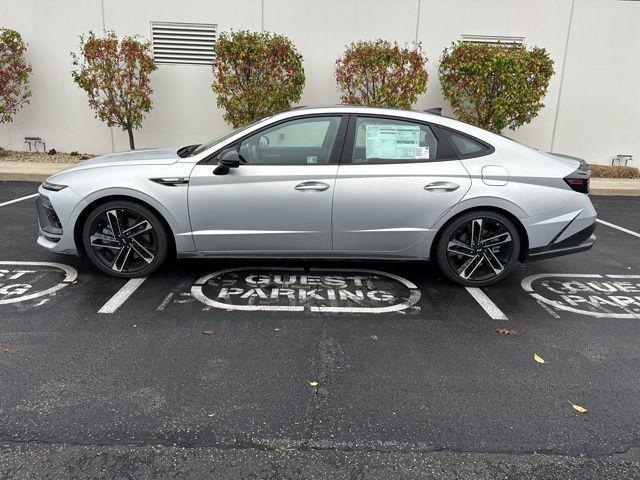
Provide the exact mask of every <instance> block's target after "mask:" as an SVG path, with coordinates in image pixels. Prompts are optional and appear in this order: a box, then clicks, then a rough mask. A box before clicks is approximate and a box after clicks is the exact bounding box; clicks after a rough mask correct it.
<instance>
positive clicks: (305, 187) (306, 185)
mask: <svg viewBox="0 0 640 480" xmlns="http://www.w3.org/2000/svg"><path fill="white" fill-rule="evenodd" d="M329 187H330V185H327V184H326V183H323V182H302V183H299V184H298V185H296V186H295V189H296V190H298V191H299V192H324V191H325V190H327V189H328V188H329Z"/></svg>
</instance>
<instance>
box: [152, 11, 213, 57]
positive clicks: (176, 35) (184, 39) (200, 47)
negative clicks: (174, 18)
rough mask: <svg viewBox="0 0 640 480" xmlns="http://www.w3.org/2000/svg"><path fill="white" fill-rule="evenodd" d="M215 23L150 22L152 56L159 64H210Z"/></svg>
mask: <svg viewBox="0 0 640 480" xmlns="http://www.w3.org/2000/svg"><path fill="white" fill-rule="evenodd" d="M217 34H218V26H217V25H211V24H207V23H171V22H151V39H152V43H153V59H154V60H155V62H156V63H158V64H174V65H211V62H212V61H213V57H214V55H213V45H214V44H215V43H216V38H217Z"/></svg>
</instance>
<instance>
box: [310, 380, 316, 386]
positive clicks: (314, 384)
mask: <svg viewBox="0 0 640 480" xmlns="http://www.w3.org/2000/svg"><path fill="white" fill-rule="evenodd" d="M309 385H311V386H312V387H317V386H318V382H315V381H312V382H309Z"/></svg>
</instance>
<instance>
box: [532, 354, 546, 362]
mask: <svg viewBox="0 0 640 480" xmlns="http://www.w3.org/2000/svg"><path fill="white" fill-rule="evenodd" d="M533 359H534V360H535V361H536V362H538V363H544V358H542V357H541V356H540V355H538V354H537V353H534V354H533Z"/></svg>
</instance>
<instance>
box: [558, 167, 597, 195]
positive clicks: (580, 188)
mask: <svg viewBox="0 0 640 480" xmlns="http://www.w3.org/2000/svg"><path fill="white" fill-rule="evenodd" d="M590 176H591V167H590V166H589V164H588V163H587V162H585V161H584V160H581V161H580V166H579V167H578V169H577V170H576V171H574V172H573V173H572V174H571V175H567V176H566V177H564V178H563V180H564V181H565V183H566V184H567V185H569V186H570V187H571V188H572V189H573V190H575V191H576V192H580V193H589V177H590Z"/></svg>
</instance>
